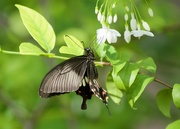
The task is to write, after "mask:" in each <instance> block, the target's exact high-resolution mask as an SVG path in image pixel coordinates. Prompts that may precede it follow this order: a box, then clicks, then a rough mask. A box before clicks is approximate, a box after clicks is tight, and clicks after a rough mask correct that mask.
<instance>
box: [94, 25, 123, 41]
mask: <svg viewBox="0 0 180 129" xmlns="http://www.w3.org/2000/svg"><path fill="white" fill-rule="evenodd" d="M120 36H121V34H120V33H119V32H118V31H117V30H115V29H110V28H109V27H107V26H106V25H103V26H102V28H101V29H98V30H97V42H98V44H101V43H104V42H105V41H106V40H107V41H108V43H115V42H117V37H120Z"/></svg>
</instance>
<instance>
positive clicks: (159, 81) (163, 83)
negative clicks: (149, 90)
mask: <svg viewBox="0 0 180 129" xmlns="http://www.w3.org/2000/svg"><path fill="white" fill-rule="evenodd" d="M154 81H155V82H157V83H160V84H162V85H164V86H166V87H168V88H170V89H173V87H172V86H171V85H169V84H167V83H165V82H163V81H161V80H159V79H157V78H155V79H154Z"/></svg>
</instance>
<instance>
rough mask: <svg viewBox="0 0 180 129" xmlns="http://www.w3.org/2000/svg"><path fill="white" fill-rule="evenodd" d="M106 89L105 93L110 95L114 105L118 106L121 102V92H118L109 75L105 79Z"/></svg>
mask: <svg viewBox="0 0 180 129" xmlns="http://www.w3.org/2000/svg"><path fill="white" fill-rule="evenodd" d="M106 88H107V92H108V94H109V95H110V97H111V99H112V100H113V101H114V102H115V103H116V104H119V103H120V101H121V98H122V96H123V92H122V91H121V90H119V89H118V88H117V87H116V86H115V84H114V82H113V79H112V76H111V73H109V74H108V76H107V79H106Z"/></svg>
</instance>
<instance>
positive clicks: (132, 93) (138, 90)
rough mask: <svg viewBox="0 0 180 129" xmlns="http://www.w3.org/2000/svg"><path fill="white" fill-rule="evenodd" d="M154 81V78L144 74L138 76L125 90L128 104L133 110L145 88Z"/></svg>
mask: <svg viewBox="0 0 180 129" xmlns="http://www.w3.org/2000/svg"><path fill="white" fill-rule="evenodd" d="M153 80H154V77H150V76H148V75H144V74H138V75H137V77H136V79H135V82H134V83H133V84H132V86H131V87H130V88H129V89H128V90H127V92H126V95H127V99H128V101H129V104H130V106H131V107H132V108H134V104H135V102H136V101H137V100H138V98H139V97H140V95H141V94H142V92H143V91H144V89H145V88H146V86H147V85H148V84H149V83H150V82H151V81H153Z"/></svg>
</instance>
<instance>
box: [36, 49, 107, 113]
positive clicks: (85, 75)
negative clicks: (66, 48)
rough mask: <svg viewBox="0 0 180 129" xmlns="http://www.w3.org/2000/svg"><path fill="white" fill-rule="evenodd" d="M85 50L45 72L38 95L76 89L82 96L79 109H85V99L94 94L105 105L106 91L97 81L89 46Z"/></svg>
mask: <svg viewBox="0 0 180 129" xmlns="http://www.w3.org/2000/svg"><path fill="white" fill-rule="evenodd" d="M85 52H86V53H85V55H82V56H76V57H73V58H70V59H69V60H66V61H64V62H62V63H61V64H59V65H57V66H56V67H54V68H53V69H52V70H51V71H50V72H49V73H47V74H46V76H45V77H44V79H43V81H42V83H41V86H40V88H39V95H40V96H41V97H43V98H47V97H51V96H54V95H59V94H64V93H68V92H73V91H76V94H77V95H80V96H82V98H83V102H82V105H81V109H83V110H85V109H86V108H87V105H86V101H87V100H88V99H91V97H92V95H93V94H95V95H96V96H97V97H98V98H99V99H101V100H102V101H103V103H105V105H106V107H107V102H108V93H107V92H106V91H105V90H104V89H103V88H102V87H101V86H100V85H99V83H98V81H97V79H98V72H97V69H96V66H95V64H94V54H93V52H91V50H90V49H89V48H87V49H85ZM107 109H108V107H107ZM108 111H109V110H108ZM109 114H110V112H109Z"/></svg>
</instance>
